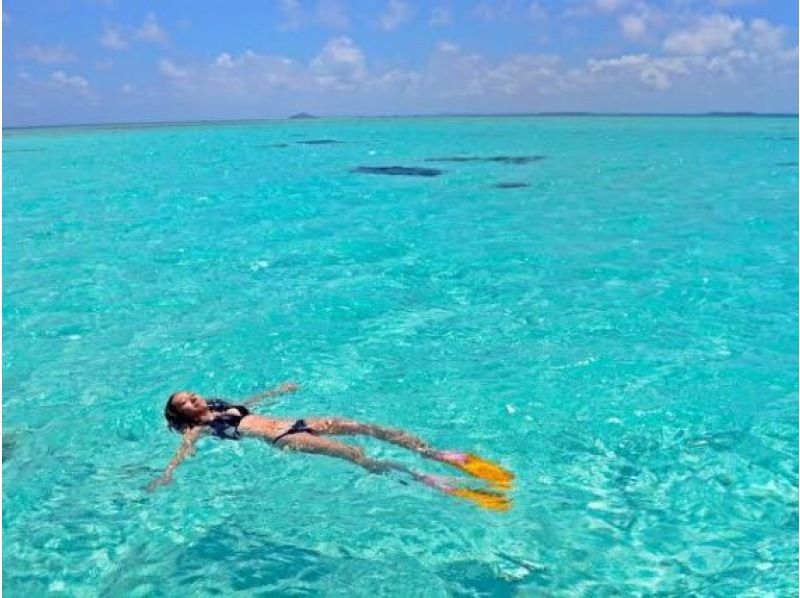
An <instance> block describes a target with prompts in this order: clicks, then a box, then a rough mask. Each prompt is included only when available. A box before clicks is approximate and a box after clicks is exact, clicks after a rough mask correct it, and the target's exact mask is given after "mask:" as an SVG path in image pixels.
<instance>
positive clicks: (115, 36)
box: [98, 25, 128, 50]
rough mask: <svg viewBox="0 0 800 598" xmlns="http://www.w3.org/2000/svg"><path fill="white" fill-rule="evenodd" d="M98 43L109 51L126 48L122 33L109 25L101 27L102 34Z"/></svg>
mask: <svg viewBox="0 0 800 598" xmlns="http://www.w3.org/2000/svg"><path fill="white" fill-rule="evenodd" d="M98 41H99V42H100V45H101V46H103V47H105V48H108V49H109V50H124V49H125V48H127V47H128V41H127V40H126V39H125V37H124V35H123V33H122V31H120V30H119V29H118V28H116V27H111V26H109V25H106V26H105V27H103V32H102V33H101V34H100V37H99V39H98Z"/></svg>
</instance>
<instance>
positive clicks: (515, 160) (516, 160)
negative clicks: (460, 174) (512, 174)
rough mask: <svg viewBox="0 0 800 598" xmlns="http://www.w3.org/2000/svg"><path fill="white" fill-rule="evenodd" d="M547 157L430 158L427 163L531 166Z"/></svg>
mask: <svg viewBox="0 0 800 598" xmlns="http://www.w3.org/2000/svg"><path fill="white" fill-rule="evenodd" d="M544 159H545V156H538V155H536V156H442V157H438V158H428V159H427V160H426V162H499V163H501V164H530V163H531V162H538V161H539V160H544Z"/></svg>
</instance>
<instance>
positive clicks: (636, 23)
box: [619, 15, 647, 41]
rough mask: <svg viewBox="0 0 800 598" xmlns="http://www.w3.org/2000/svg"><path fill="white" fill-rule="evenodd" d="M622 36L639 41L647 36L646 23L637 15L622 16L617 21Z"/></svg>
mask: <svg viewBox="0 0 800 598" xmlns="http://www.w3.org/2000/svg"><path fill="white" fill-rule="evenodd" d="M619 26H620V28H621V29H622V34H623V35H624V36H625V37H626V38H628V39H630V40H633V41H639V40H641V39H643V38H644V37H645V35H646V34H647V23H645V20H644V19H643V18H642V17H640V16H638V15H624V16H623V17H621V18H620V20H619Z"/></svg>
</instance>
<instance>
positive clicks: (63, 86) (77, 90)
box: [49, 70, 92, 99]
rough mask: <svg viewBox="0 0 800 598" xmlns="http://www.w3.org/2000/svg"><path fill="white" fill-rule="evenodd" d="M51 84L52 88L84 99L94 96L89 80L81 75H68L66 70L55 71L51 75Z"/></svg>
mask: <svg viewBox="0 0 800 598" xmlns="http://www.w3.org/2000/svg"><path fill="white" fill-rule="evenodd" d="M49 84H50V86H51V87H52V88H54V89H56V90H58V91H61V92H64V93H66V94H68V95H74V96H78V97H81V98H83V99H91V98H92V94H91V90H90V86H89V81H87V80H86V78H85V77H82V76H80V75H68V74H67V73H65V72H64V71H60V70H59V71H55V72H53V73H52V74H51V75H50V80H49Z"/></svg>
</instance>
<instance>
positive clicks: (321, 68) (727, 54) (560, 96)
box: [159, 3, 797, 113]
mask: <svg viewBox="0 0 800 598" xmlns="http://www.w3.org/2000/svg"><path fill="white" fill-rule="evenodd" d="M516 6H517V7H518V8H519V7H520V6H522V7H523V8H524V7H526V6H528V4H527V3H526V4H525V5H521V4H517V5H516ZM635 11H636V12H635V13H632V14H631V15H625V14H623V15H618V16H619V17H620V26H621V27H624V25H623V23H624V17H625V16H636V17H639V18H641V19H642V20H643V21H644V31H642V29H641V28H639V27H638V25H630V24H629V27H628V30H627V33H628V34H629V35H637V36H638V35H646V36H647V37H648V38H651V39H652V38H653V36H654V35H655V32H654V31H652V30H651V29H650V23H653V22H656V23H659V24H661V22H659V21H655V20H651V17H652V16H653V15H652V13H648V12H642V11H643V9H642V8H641V7H640V6H637V7H636V8H635ZM518 14H519V16H524V15H523V13H518ZM658 16H660V15H656V17H658ZM707 25H708V23H707V22H706V21H703V20H701V21H699V22H697V24H696V25H695V26H694V27H692V28H689V29H687V30H686V31H677V32H675V35H677V34H681V33H687V32H688V33H690V34H692V35H693V37H691V38H688V39H689V41H688V42H686V39H684V40H681V38H680V37H679V36H678V37H675V36H673V38H672V39H673V40H675V39H677V40H678V41H683V42H685V46H684V49H685V50H687V51H686V52H684V53H680V54H676V53H661V54H659V53H656V54H655V55H654V54H652V53H651V54H645V53H641V54H625V55H621V56H611V57H603V58H597V59H588V60H587V61H586V62H585V63H583V64H582V65H577V66H576V65H574V64H573V65H568V64H566V63H564V62H563V61H562V60H560V59H559V58H558V57H556V56H548V55H541V54H525V53H523V54H518V55H515V56H511V57H508V58H505V59H502V60H493V59H490V58H489V57H487V56H485V55H482V54H480V53H477V52H473V51H470V50H468V49H464V48H462V47H460V46H458V45H456V44H454V43H452V42H450V41H440V42H439V43H438V44H437V46H436V49H435V50H434V52H433V53H432V55H431V56H430V59H429V61H428V62H427V63H426V64H423V65H422V66H420V67H419V68H417V69H413V70H411V69H403V68H398V67H397V66H396V65H387V66H384V67H383V68H380V69H377V68H375V67H374V65H371V64H370V63H369V62H368V60H367V57H366V56H365V54H364V52H363V51H362V49H361V48H360V47H359V46H358V45H357V44H356V43H355V42H354V41H353V39H351V38H350V37H348V36H338V37H334V38H332V39H330V40H329V41H328V42H327V43H326V44H325V45H324V47H323V48H322V49H321V50H320V52H319V53H318V54H317V55H316V56H315V57H314V58H313V59H311V60H310V61H309V62H307V63H303V62H300V61H296V60H292V59H290V58H288V57H285V56H274V55H273V56H269V55H262V54H258V53H256V52H253V51H252V50H247V51H245V52H243V53H241V54H235V53H232V52H231V53H228V52H225V53H221V54H219V55H218V56H217V57H216V58H215V59H214V60H213V61H210V62H208V63H207V64H194V65H176V64H173V63H172V62H170V61H169V60H166V59H164V60H162V61H161V63H159V70H160V71H161V73H162V75H164V76H165V77H166V78H167V80H168V81H169V82H170V89H171V90H172V91H174V92H175V94H176V97H182V98H184V100H185V101H186V102H188V103H192V102H197V101H200V100H199V99H198V98H205V100H206V101H207V102H208V105H209V106H217V105H219V103H220V102H219V100H220V99H221V98H222V97H224V99H225V105H226V106H227V105H230V106H239V107H247V109H248V110H252V111H256V112H257V111H258V110H259V109H263V108H264V107H266V106H275V105H278V104H280V103H281V102H283V105H288V106H298V105H302V106H303V107H304V108H303V109H306V110H309V111H318V112H325V111H327V112H328V113H331V112H336V111H339V112H350V113H358V112H362V111H363V112H370V111H372V112H381V111H383V112H384V113H385V112H391V111H394V110H397V111H400V112H402V111H403V109H402V107H401V106H405V111H417V112H424V111H448V110H449V111H462V110H463V111H470V110H478V111H480V110H495V111H502V110H509V111H514V110H530V111H536V110H587V109H588V110H634V111H635V110H651V111H658V110H663V109H681V108H680V106H694V107H695V108H696V107H699V106H702V105H703V103H702V102H706V103H708V102H710V101H711V100H712V99H714V98H718V97H723V96H721V95H714V94H720V93H722V92H721V91H720V90H726V91H725V93H728V94H729V95H728V96H727V97H728V98H735V99H736V101H738V98H740V97H743V93H751V92H750V91H748V90H750V89H751V88H752V85H751V86H746V84H745V83H746V82H748V81H751V82H760V83H759V84H760V85H761V86H762V87H763V88H764V89H773V88H774V87H775V84H776V83H777V82H779V81H787V80H791V79H792V78H794V80H795V81H796V65H797V50H796V48H787V47H785V45H784V44H785V39H784V38H786V37H788V36H787V35H785V33H783V32H782V31H781V30H780V28H779V27H775V26H773V25H771V24H770V23H768V22H766V21H764V22H761V21H758V22H757V21H752V22H751V23H749V24H748V25H747V26H746V27H744V26H743V27H742V29H737V28H736V26H734V30H735V33H734V34H732V41H731V43H732V44H733V45H732V46H730V47H726V48H725V49H717V50H714V49H713V48H723V47H725V46H728V42H727V41H726V40H725V39H723V38H720V37H719V36H715V35H708V34H707V31H708V26H707ZM759 48H763V50H762V49H759ZM671 49H672V50H673V51H674V50H677V47H676V46H675V47H672V46H671ZM699 50H702V51H704V52H707V53H706V54H701V53H698V51H699ZM770 77H772V79H770ZM753 84H754V85H755V84H756V83H753ZM620 89H624V90H625V93H624V94H620V93H619V90H620ZM732 89H737V90H739V92H740V93H733V92H731V90H732ZM698 90H702V93H703V96H702V98H703V99H702V100H699V99H698V98H699V95H698V93H699V92H698ZM223 93H224V96H222V95H221V94H223ZM753 93H758V92H753ZM764 93H766V91H765V92H764ZM337 98H338V99H337ZM345 98H346V99H345ZM676 98H678V100H676ZM687 98H688V99H687ZM595 100H597V102H596V103H595ZM679 101H684V102H685V103H683V104H680V103H679ZM403 102H405V104H403ZM676 102H678V103H676ZM707 105H708V108H707V109H716V108H719V107H720V105H718V104H715V105H711V104H707ZM735 105H739V104H735ZM727 106H728V107H730V106H731V104H730V102H729V103H728V104H727ZM241 109H243V110H244V108H241ZM683 109H691V108H683ZM289 111H290V112H291V111H292V109H291V108H290V109H289ZM295 111H296V110H295ZM251 113H254V112H251Z"/></svg>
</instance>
